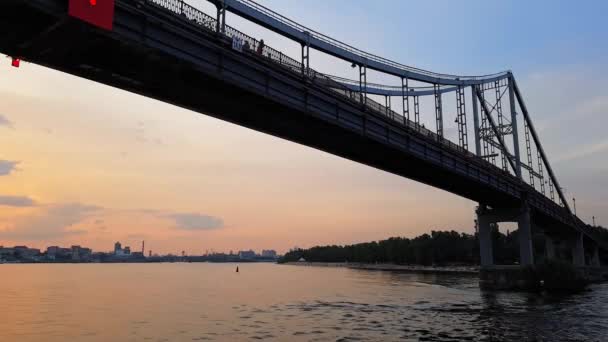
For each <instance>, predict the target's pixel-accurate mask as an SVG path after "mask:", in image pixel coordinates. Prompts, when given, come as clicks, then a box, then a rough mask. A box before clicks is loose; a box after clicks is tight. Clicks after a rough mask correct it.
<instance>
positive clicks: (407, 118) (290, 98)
mask: <svg viewBox="0 0 608 342" xmlns="http://www.w3.org/2000/svg"><path fill="white" fill-rule="evenodd" d="M207 1H210V2H211V3H212V4H213V5H215V9H216V11H215V13H209V14H207V13H204V12H202V11H201V10H199V9H197V8H195V7H193V6H191V5H189V4H187V3H185V2H184V1H182V0H97V1H91V0H3V1H2V2H1V3H0V52H2V53H4V54H6V55H8V56H11V57H12V58H13V65H15V66H19V61H20V60H24V61H28V62H31V63H36V64H39V65H42V66H45V67H48V68H52V69H55V70H59V71H62V72H66V73H69V74H72V75H76V76H79V77H82V78H86V79H90V80H93V81H96V82H100V83H104V84H107V85H110V86H113V87H116V88H120V89H124V90H127V91H130V92H133V93H138V94H141V95H144V96H147V97H150V98H154V99H158V100H161V101H164V102H167V103H171V104H174V105H176V106H180V107H183V108H187V109H190V110H193V111H196V112H200V113H204V114H206V115H210V116H213V117H216V118H219V119H222V120H225V121H229V122H232V123H235V124H238V125H241V126H244V127H248V128H251V129H255V130H258V131H260V132H265V133H268V134H271V135H274V136H277V137H280V138H284V139H287V140H290V141H293V142H296V143H300V144H303V145H307V146H310V147H313V148H316V149H319V150H322V151H326V152H329V153H332V154H334V155H338V156H341V157H344V158H347V159H350V160H353V161H356V162H359V163H363V164H366V165H369V166H372V167H375V168H378V169H381V170H384V171H387V172H390V173H393V174H396V175H399V176H402V177H406V178H409V179H413V180H415V181H418V182H422V183H425V184H428V185H430V186H433V187H436V188H440V189H443V190H445V191H449V192H451V193H454V194H457V195H459V196H462V197H465V198H468V199H470V200H472V201H475V202H477V203H479V206H478V209H477V212H476V214H477V221H476V222H477V230H478V234H479V240H480V251H481V264H482V266H483V267H490V266H493V265H494V259H493V253H492V239H491V233H492V229H493V228H495V225H496V224H498V223H499V222H515V223H517V224H518V228H519V229H518V235H519V242H520V265H532V264H534V263H535V257H536V259H538V258H539V257H540V256H535V255H534V248H533V245H532V236H533V234H544V236H545V237H546V243H545V253H544V254H545V255H544V256H542V257H543V258H549V259H551V258H558V257H561V258H567V259H568V260H572V262H573V263H574V264H575V265H577V266H585V265H590V266H599V260H600V258H599V250H600V249H602V250H606V248H607V246H606V245H605V244H603V243H602V242H601V241H599V240H598V239H596V238H595V236H594V234H593V232H592V230H591V228H590V226H589V225H587V224H586V223H585V222H583V221H582V220H581V219H580V218H578V217H577V216H576V215H575V213H573V212H572V211H571V209H570V207H569V205H568V201H567V199H566V198H565V197H564V194H563V192H562V188H561V187H560V184H559V182H558V180H557V177H556V175H555V173H554V171H553V169H552V167H551V164H550V163H549V160H548V157H547V155H546V153H545V151H544V149H543V145H542V143H541V140H540V137H539V135H538V133H537V131H536V130H535V128H534V124H533V121H532V118H531V113H529V111H528V109H527V107H526V105H525V102H524V97H523V94H522V92H521V90H520V88H519V87H518V85H517V82H516V80H515V77H514V75H513V73H512V72H511V71H504V72H499V73H496V74H492V75H484V76H461V75H449V74H441V73H435V72H431V71H427V70H422V69H418V68H414V67H411V66H407V65H404V64H401V63H398V62H394V61H391V60H388V59H385V58H383V57H380V56H376V55H373V54H371V53H368V52H364V51H362V50H360V49H357V48H355V47H352V46H350V45H348V44H345V43H343V42H340V41H338V40H335V39H332V38H330V37H328V36H326V35H324V34H321V33H319V32H316V31H315V30H312V29H310V28H307V27H305V26H303V25H301V24H298V23H296V22H294V21H293V20H290V19H288V18H286V17H284V16H282V15H280V14H278V13H276V12H274V11H272V10H271V9H269V8H266V7H264V6H261V5H259V4H257V3H255V2H254V1H252V0H207ZM227 12H230V13H232V14H234V15H237V16H240V17H242V18H244V19H246V20H248V21H251V22H253V23H255V24H258V25H260V26H262V27H264V28H266V29H269V30H272V31H273V32H275V33H278V34H280V35H282V36H284V37H286V38H288V39H290V40H292V41H294V42H296V43H298V44H299V45H300V47H301V54H299V56H288V55H287V54H285V53H283V52H281V51H278V50H276V49H273V48H272V47H271V46H269V45H268V44H263V43H262V42H261V41H259V40H257V39H255V38H253V37H250V36H248V35H247V34H245V33H243V32H240V31H238V30H236V29H235V28H233V27H231V26H230V25H229V23H227V20H226V13H227ZM311 49H313V50H316V51H319V52H322V53H325V54H327V55H329V56H332V57H334V58H336V59H338V60H341V61H343V62H344V67H345V68H354V69H355V71H357V72H358V74H359V78H358V79H356V80H351V79H346V78H343V77H337V76H333V75H328V74H324V73H321V72H318V71H315V69H314V64H315V61H314V60H312V59H311V55H310V51H311ZM349 70H351V69H349ZM369 73H377V74H382V75H385V76H386V78H387V79H388V78H391V79H393V80H394V82H393V83H392V84H375V83H371V82H368V81H367V76H368V74H369ZM448 101H449V102H448ZM382 102H384V103H382ZM425 118H426V119H428V118H430V119H431V122H432V123H433V124H434V125H429V126H434V127H426V126H425V125H424V123H423V121H424V120H423V119H425ZM452 122H453V124H452ZM454 126H455V127H454ZM450 131H453V132H454V134H453V135H454V137H453V138H452V137H450V134H449V132H450ZM470 142H472V143H471V144H470Z"/></svg>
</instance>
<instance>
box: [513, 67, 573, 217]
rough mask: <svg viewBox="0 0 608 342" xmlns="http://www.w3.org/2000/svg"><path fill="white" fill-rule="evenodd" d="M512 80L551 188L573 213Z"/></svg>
mask: <svg viewBox="0 0 608 342" xmlns="http://www.w3.org/2000/svg"><path fill="white" fill-rule="evenodd" d="M512 82H513V91H514V92H515V96H516V98H517V102H518V104H519V108H521V111H522V114H523V116H524V120H526V123H527V124H528V126H529V127H530V133H531V134H532V138H533V139H534V144H535V145H536V149H537V151H538V152H539V153H540V155H541V158H542V161H543V164H544V165H545V169H546V170H547V173H548V174H549V177H550V181H551V182H552V183H549V185H550V188H555V191H557V194H558V196H559V201H560V202H561V204H562V205H563V206H564V208H566V210H567V211H568V213H569V214H572V210H570V206H569V205H568V201H567V200H566V197H565V196H564V193H563V191H562V188H561V187H560V186H559V182H558V181H557V178H556V177H555V173H554V172H553V169H552V168H551V164H549V161H548V159H547V155H546V154H545V151H544V149H543V146H542V144H541V143H540V139H539V138H538V134H536V130H535V129H534V124H533V123H532V120H531V119H530V114H529V113H528V109H527V107H526V104H525V102H524V99H523V96H522V95H521V92H520V91H519V87H518V86H517V82H516V81H515V78H512ZM553 200H554V199H553Z"/></svg>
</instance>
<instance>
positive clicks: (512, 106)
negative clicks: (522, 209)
mask: <svg viewBox="0 0 608 342" xmlns="http://www.w3.org/2000/svg"><path fill="white" fill-rule="evenodd" d="M509 107H510V111H511V127H512V130H513V133H512V134H513V156H514V157H515V173H516V175H517V177H518V178H520V179H521V177H522V175H521V157H520V155H519V135H518V132H517V127H518V126H517V112H516V111H515V109H516V107H515V89H514V84H513V75H510V77H509ZM530 165H532V164H530ZM541 183H542V180H541Z"/></svg>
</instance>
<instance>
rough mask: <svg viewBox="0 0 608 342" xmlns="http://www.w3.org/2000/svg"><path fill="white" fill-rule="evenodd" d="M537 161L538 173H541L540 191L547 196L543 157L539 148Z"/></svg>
mask: <svg viewBox="0 0 608 342" xmlns="http://www.w3.org/2000/svg"><path fill="white" fill-rule="evenodd" d="M536 161H537V163H538V174H539V175H540V177H539V178H540V192H541V193H542V194H543V195H545V196H546V194H545V175H544V171H543V158H542V157H541V156H540V152H538V149H537V150H536Z"/></svg>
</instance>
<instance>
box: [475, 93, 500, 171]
mask: <svg viewBox="0 0 608 342" xmlns="http://www.w3.org/2000/svg"><path fill="white" fill-rule="evenodd" d="M472 89H473V96H474V97H475V98H476V99H477V90H476V89H477V87H476V86H472ZM480 89H481V90H480V94H481V97H480V98H479V102H480V103H481V104H482V107H481V112H482V114H483V112H484V111H485V110H484V108H485V107H484V106H483V104H484V103H485V91H484V90H483V85H481V86H480ZM489 130H490V127H489V124H488V118H487V117H486V116H485V115H482V116H481V132H483V136H481V137H480V139H482V141H483V155H482V156H481V157H482V158H484V159H486V160H487V161H488V162H490V163H492V164H493V165H496V154H495V151H494V145H490V143H489V142H488V139H491V137H490V136H488V134H487V132H488V131H489Z"/></svg>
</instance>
